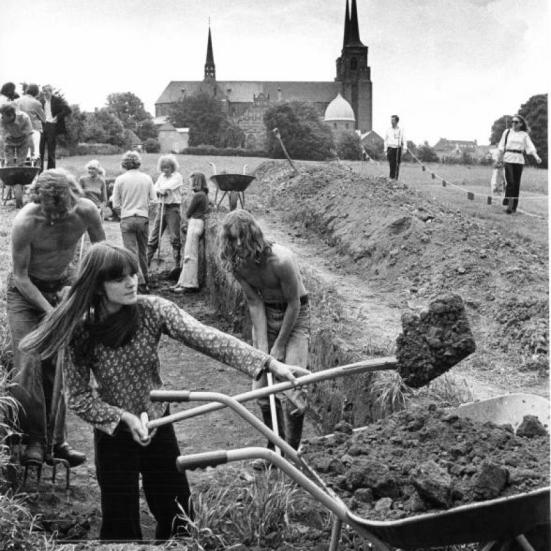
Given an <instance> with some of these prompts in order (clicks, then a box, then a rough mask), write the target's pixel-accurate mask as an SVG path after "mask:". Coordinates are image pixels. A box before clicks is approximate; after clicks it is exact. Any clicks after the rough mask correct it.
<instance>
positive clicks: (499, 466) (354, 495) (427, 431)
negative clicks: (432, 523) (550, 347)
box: [302, 406, 549, 520]
mask: <svg viewBox="0 0 551 551" xmlns="http://www.w3.org/2000/svg"><path fill="white" fill-rule="evenodd" d="M538 424H539V421H537V420H534V419H527V420H526V423H525V425H527V426H529V427H530V429H529V430H524V431H521V432H522V433H523V434H526V436H525V437H522V436H519V434H517V435H515V434H514V432H513V430H512V428H511V427H510V426H498V425H495V424H493V423H489V422H486V423H480V422H476V421H473V420H471V419H467V418H460V417H458V416H457V415H455V414H454V413H450V412H448V411H446V410H443V409H437V408H436V407H435V406H430V407H429V408H428V409H427V408H415V409H411V410H407V411H402V412H399V413H396V414H394V415H392V416H389V417H387V418H385V419H381V420H380V421H378V422H376V423H373V424H372V425H369V426H368V427H366V428H365V429H362V430H361V431H357V432H353V431H352V427H351V426H350V425H348V424H347V423H345V422H341V423H340V424H339V425H338V427H337V428H338V430H336V432H335V433H334V434H333V435H330V436H328V437H324V438H320V439H316V440H311V441H306V442H304V444H303V447H302V453H303V455H304V457H305V459H306V460H307V462H308V463H309V464H310V465H311V466H312V467H313V468H314V470H316V471H317V472H318V473H320V474H321V476H322V478H323V479H324V480H325V482H326V483H327V484H328V485H329V486H330V487H332V488H333V489H334V490H335V491H336V492H337V493H338V494H339V495H340V496H341V497H342V498H343V499H344V500H345V501H346V502H347V504H348V506H349V507H350V508H351V509H352V510H355V511H356V512H357V513H358V514H359V515H360V516H363V517H365V518H370V519H373V520H395V519H400V518H404V517H408V516H413V515H415V514H419V513H425V512H435V511H438V510H442V509H448V508H451V507H456V506H459V505H464V504H466V503H471V502H474V501H484V500H488V499H494V498H497V497H504V496H510V495H515V494H519V493H524V492H527V491H530V490H534V489H536V488H540V487H545V486H547V485H548V484H549V434H547V432H546V431H545V429H544V428H543V426H542V425H541V424H539V425H538ZM536 425H538V426H537V427H536ZM542 429H543V430H542Z"/></svg>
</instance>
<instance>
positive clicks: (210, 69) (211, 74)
mask: <svg viewBox="0 0 551 551" xmlns="http://www.w3.org/2000/svg"><path fill="white" fill-rule="evenodd" d="M207 78H212V79H216V69H215V67H214V55H213V54H212V37H211V34H210V18H209V39H208V43H207V60H206V61H205V79H207Z"/></svg>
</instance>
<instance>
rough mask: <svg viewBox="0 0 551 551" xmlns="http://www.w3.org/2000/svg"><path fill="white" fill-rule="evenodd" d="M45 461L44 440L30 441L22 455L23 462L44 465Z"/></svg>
mask: <svg viewBox="0 0 551 551" xmlns="http://www.w3.org/2000/svg"><path fill="white" fill-rule="evenodd" d="M43 462H44V445H43V444H42V442H29V444H27V447H26V448H25V451H24V452H23V455H22V456H21V464H22V465H29V464H36V465H42V463H43Z"/></svg>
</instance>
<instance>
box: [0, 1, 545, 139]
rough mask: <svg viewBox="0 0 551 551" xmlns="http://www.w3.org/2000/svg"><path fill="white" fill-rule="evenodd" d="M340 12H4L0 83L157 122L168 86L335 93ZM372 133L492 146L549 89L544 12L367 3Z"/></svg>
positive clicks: (237, 7) (361, 8)
mask: <svg viewBox="0 0 551 551" xmlns="http://www.w3.org/2000/svg"><path fill="white" fill-rule="evenodd" d="M344 10H345V0H276V1H274V0H32V1H28V2H21V0H0V83H4V82H7V81H12V82H15V83H16V84H18V83H20V82H36V83H39V84H46V83H51V84H52V85H54V87H57V88H59V89H61V90H62V91H63V93H64V95H65V97H66V99H67V100H68V101H69V103H76V104H79V105H80V107H81V109H83V110H93V109H94V108H95V107H102V106H103V105H105V102H106V98H107V95H108V94H110V93H113V92H126V91H131V92H133V93H134V94H136V95H137V96H138V97H139V98H140V99H141V100H142V101H143V102H144V104H145V107H146V109H147V110H148V111H150V112H151V113H152V114H154V104H155V101H156V100H157V98H158V97H159V96H160V95H161V93H162V91H163V90H164V88H165V87H166V85H167V84H168V83H169V82H170V81H171V80H201V79H202V78H203V71H204V63H205V56H206V44H207V33H208V25H209V18H210V24H211V31H212V37H213V49H214V61H215V64H216V76H217V78H218V79H219V80H282V81H283V80H299V81H330V80H334V78H335V72H336V68H335V60H336V58H337V57H338V56H339V55H340V51H341V48H342V40H343V22H344ZM358 19H359V28H360V38H361V40H362V42H363V43H364V44H365V45H366V46H368V48H369V50H368V64H369V66H370V67H371V80H372V82H373V129H374V130H375V131H377V132H378V133H379V134H383V135H384V131H385V129H386V127H387V126H388V121H389V117H390V115H391V114H394V113H396V114H399V115H400V123H401V126H402V127H403V128H404V131H405V134H406V138H407V139H411V140H413V141H414V142H415V143H422V142H423V141H425V140H426V141H428V142H429V143H430V144H431V145H434V143H435V142H436V141H437V140H438V139H439V138H447V139H459V140H473V139H476V140H477V141H478V143H479V144H487V143H488V138H489V135H490V129H491V126H492V123H493V121H494V120H496V119H497V118H499V117H500V116H501V115H504V114H513V113H514V112H515V111H516V110H518V108H519V107H520V105H521V104H522V103H524V102H526V100H528V98H529V97H530V96H532V95H534V94H540V93H546V92H548V89H549V73H550V72H549V67H551V63H550V61H551V60H550V57H551V56H550V47H549V46H550V38H549V35H550V34H551V33H550V32H549V31H550V28H549V27H550V18H549V7H548V1H547V0H398V1H395V2H392V1H391V2H389V1H388V0H358Z"/></svg>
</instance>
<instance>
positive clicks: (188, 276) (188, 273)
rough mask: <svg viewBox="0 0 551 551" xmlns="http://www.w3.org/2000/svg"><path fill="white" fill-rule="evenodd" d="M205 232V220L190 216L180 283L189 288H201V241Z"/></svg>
mask: <svg viewBox="0 0 551 551" xmlns="http://www.w3.org/2000/svg"><path fill="white" fill-rule="evenodd" d="M204 233H205V221H204V220H202V219H200V218H190V219H189V222H188V228H187V236H186V244H185V246H184V260H183V262H182V271H181V272H180V277H179V279H178V285H179V286H181V287H186V288H189V289H198V288H199V242H200V239H201V237H202V236H203V234H204Z"/></svg>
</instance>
